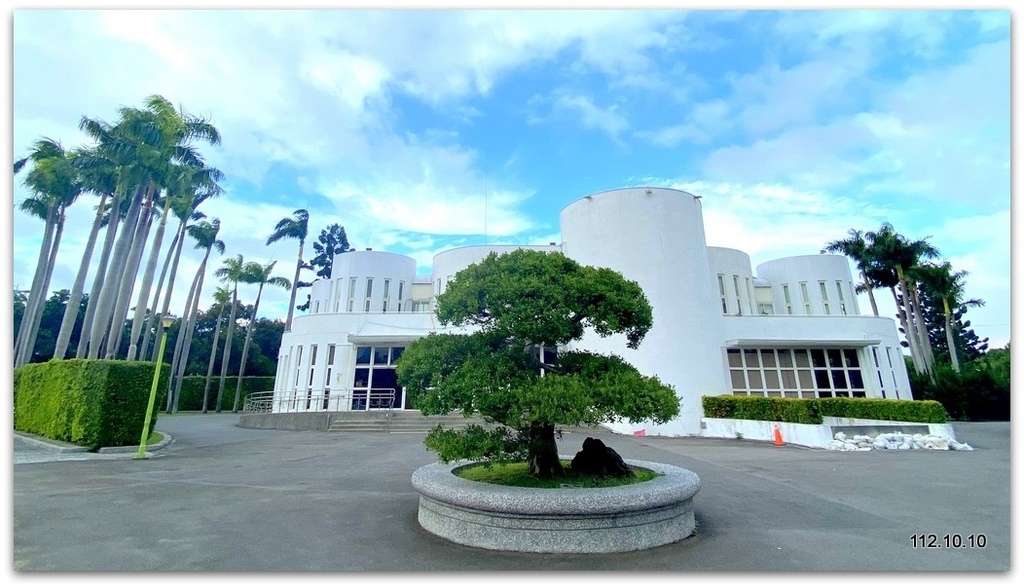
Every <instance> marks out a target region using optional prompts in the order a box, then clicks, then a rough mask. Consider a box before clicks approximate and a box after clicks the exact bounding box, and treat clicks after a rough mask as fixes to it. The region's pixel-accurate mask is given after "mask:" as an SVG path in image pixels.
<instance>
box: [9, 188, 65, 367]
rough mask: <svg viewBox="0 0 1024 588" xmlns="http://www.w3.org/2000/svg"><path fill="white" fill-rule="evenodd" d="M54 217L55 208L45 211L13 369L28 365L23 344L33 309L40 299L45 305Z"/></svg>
mask: <svg viewBox="0 0 1024 588" xmlns="http://www.w3.org/2000/svg"><path fill="white" fill-rule="evenodd" d="M56 216H57V209H56V207H51V208H50V209H49V210H47V211H46V220H45V224H44V228H43V242H42V243H41V244H40V246H39V258H38V259H37V260H36V271H35V274H34V275H33V276H32V286H31V289H30V290H29V291H28V300H27V301H26V302H25V312H24V314H22V315H21V325H20V326H19V327H18V336H17V338H16V339H15V342H14V367H18V366H21V365H24V364H26V363H28V360H26V359H25V355H26V353H25V343H26V340H27V339H28V333H29V331H30V330H31V329H32V320H31V317H32V316H34V313H35V307H36V306H37V305H38V303H39V299H40V297H41V298H42V299H43V301H44V304H45V300H46V293H45V292H43V291H42V289H43V275H44V274H45V273H46V260H47V259H49V258H50V249H52V248H53V230H54V227H55V225H56ZM27 355H28V357H29V359H31V357H32V352H31V350H30V351H29V352H28V354H27Z"/></svg>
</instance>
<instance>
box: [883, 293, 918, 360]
mask: <svg viewBox="0 0 1024 588" xmlns="http://www.w3.org/2000/svg"><path fill="white" fill-rule="evenodd" d="M889 291H890V292H892V299H893V301H894V302H895V303H896V315H897V316H898V317H899V319H900V326H901V327H903V336H904V338H905V339H906V340H907V345H908V346H909V347H910V361H911V362H912V363H913V364H914V371H915V372H917V373H919V374H920V373H922V368H921V363H920V360H919V359H918V356H917V343H915V341H916V339H915V338H914V337H912V336H911V335H910V325H909V324H908V322H907V312H906V309H905V308H904V306H903V305H902V304H900V297H899V295H897V294H896V288H894V287H890V288H889Z"/></svg>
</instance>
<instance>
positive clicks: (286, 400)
mask: <svg viewBox="0 0 1024 588" xmlns="http://www.w3.org/2000/svg"><path fill="white" fill-rule="evenodd" d="M394 409H395V389H394V388H371V389H369V390H360V391H358V392H357V391H355V390H352V389H351V388H349V389H335V390H327V389H320V390H317V389H306V390H304V391H300V390H290V391H276V392H275V391H263V392H253V393H252V394H250V395H249V396H247V397H246V399H245V404H244V405H243V406H242V412H243V413H248V414H260V413H271V412H346V411H363V410H369V411H378V410H383V411H386V414H385V417H384V418H385V419H386V420H387V421H388V422H390V421H391V419H392V418H393V413H394Z"/></svg>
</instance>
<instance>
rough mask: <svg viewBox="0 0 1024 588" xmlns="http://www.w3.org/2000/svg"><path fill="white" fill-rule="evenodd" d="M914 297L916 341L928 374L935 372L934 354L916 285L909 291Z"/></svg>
mask: <svg viewBox="0 0 1024 588" xmlns="http://www.w3.org/2000/svg"><path fill="white" fill-rule="evenodd" d="M910 291H911V293H913V295H914V322H915V323H916V324H917V340H918V341H919V346H920V347H921V353H922V355H923V356H924V360H925V366H926V368H927V370H928V372H929V373H931V372H933V371H934V370H935V352H933V351H932V341H931V338H930V337H928V323H926V322H925V320H924V312H923V311H922V310H921V295H920V294H919V293H918V285H917V284H916V283H915V284H914V285H913V287H912V288H911V289H910Z"/></svg>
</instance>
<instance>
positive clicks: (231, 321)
mask: <svg viewBox="0 0 1024 588" xmlns="http://www.w3.org/2000/svg"><path fill="white" fill-rule="evenodd" d="M237 309H238V285H237V284H236V285H235V291H234V292H233V293H232V294H231V315H230V316H229V317H228V332H227V335H225V337H224V338H225V341H224V358H223V361H222V362H221V365H220V386H219V387H218V388H217V407H216V409H215V411H216V412H220V411H221V406H222V402H223V400H224V384H225V383H226V382H227V378H228V363H229V362H230V360H231V339H232V337H234V334H235V312H236V311H237Z"/></svg>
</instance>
